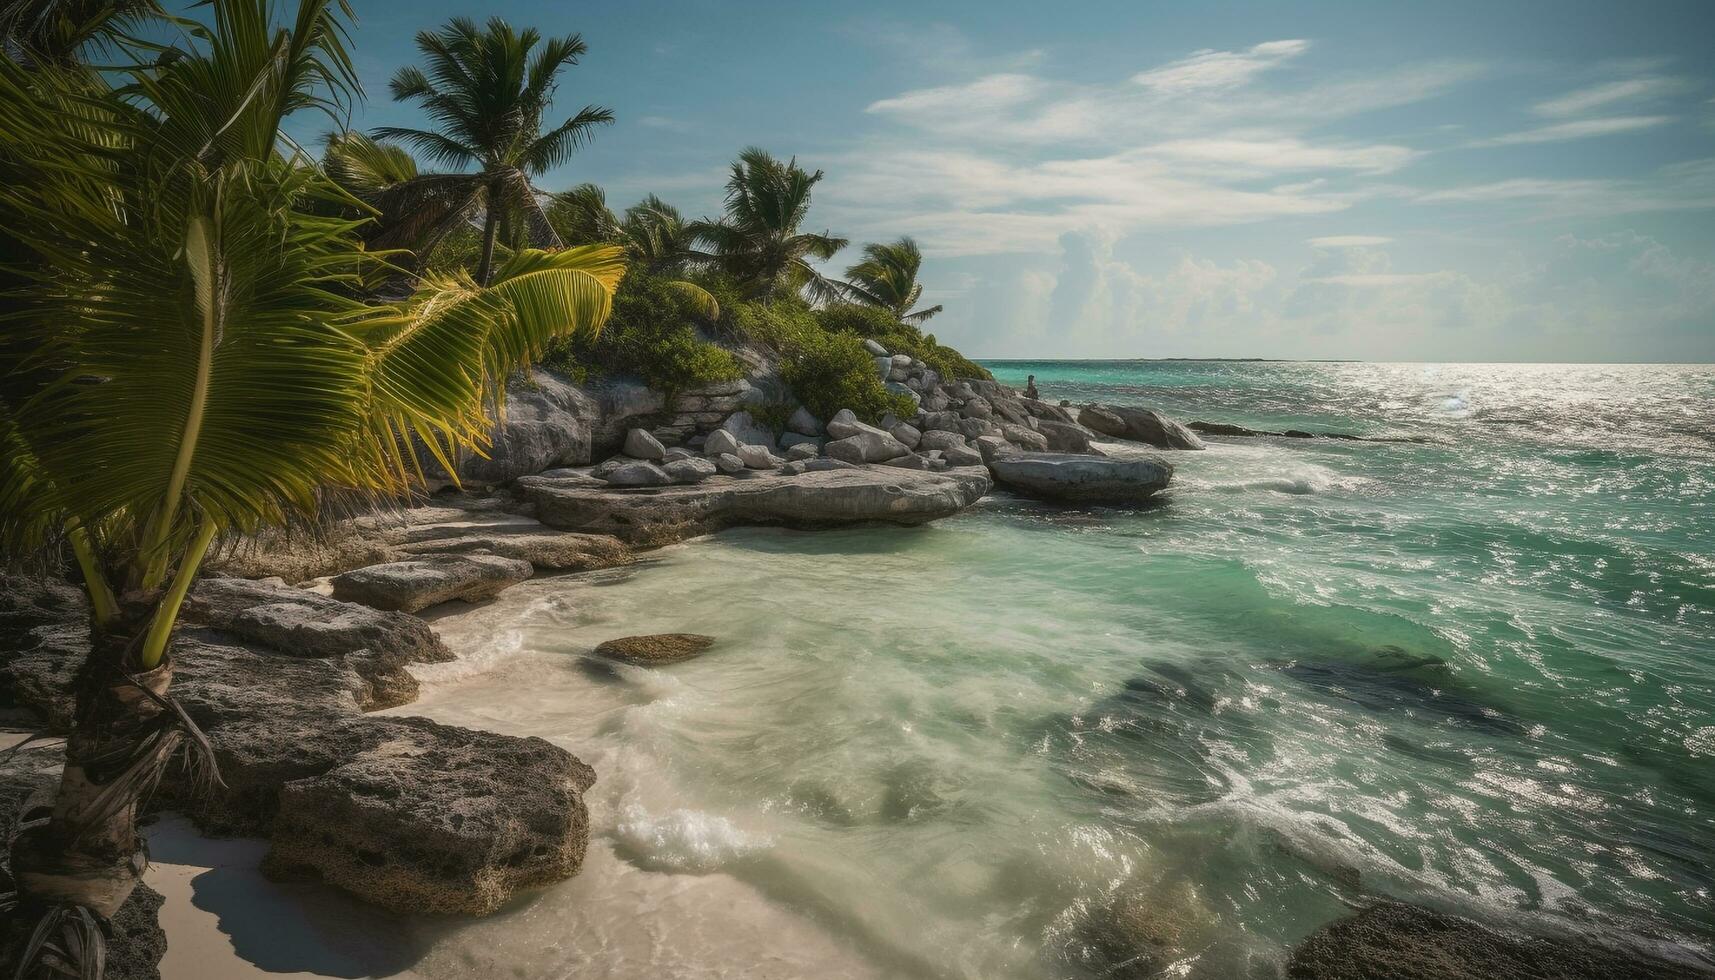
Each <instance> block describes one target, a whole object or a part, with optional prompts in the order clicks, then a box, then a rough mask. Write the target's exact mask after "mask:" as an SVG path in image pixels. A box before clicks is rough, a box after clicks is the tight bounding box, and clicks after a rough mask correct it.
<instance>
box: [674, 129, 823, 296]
mask: <svg viewBox="0 0 1715 980" xmlns="http://www.w3.org/2000/svg"><path fill="white" fill-rule="evenodd" d="M821 179H822V172H821V171H820V170H818V171H816V172H815V173H809V172H807V171H805V170H804V169H803V168H802V167H800V166H798V160H797V158H795V157H794V158H793V159H791V160H788V161H786V162H785V163H781V162H780V161H779V160H776V159H775V158H774V157H772V156H770V155H769V154H768V153H767V152H766V151H764V150H761V149H758V148H756V147H751V148H749V149H747V150H745V151H744V152H743V153H740V154H739V156H738V159H737V160H735V161H734V162H733V165H732V174H731V176H730V177H728V178H727V191H726V216H725V217H724V218H722V219H721V220H720V221H700V222H697V223H696V224H695V225H693V226H692V228H691V229H690V230H691V232H692V234H693V236H694V237H695V239H696V240H697V241H699V242H702V243H705V244H707V245H708V246H709V247H710V248H711V249H712V250H713V252H714V255H715V257H716V258H717V259H718V260H719V262H720V264H721V266H722V267H723V268H725V269H726V271H727V272H728V273H730V274H731V275H732V276H733V277H734V278H736V279H737V280H738V281H739V282H740V283H741V284H743V285H744V287H745V288H746V289H747V290H748V291H749V292H750V293H751V294H752V295H755V296H757V297H759V298H761V299H762V300H763V301H764V302H766V301H768V300H770V299H772V298H774V297H775V296H778V295H782V294H795V293H799V292H804V293H807V294H808V296H809V298H810V299H812V300H814V301H817V302H828V301H832V300H836V299H839V298H841V297H842V295H843V293H844V290H843V288H842V284H840V283H837V282H835V281H833V280H831V279H828V278H827V277H826V276H823V275H822V273H821V272H820V271H819V270H818V269H817V268H816V267H815V266H814V265H811V264H810V260H811V259H822V260H824V261H825V260H827V259H831V258H833V257H834V255H835V254H836V253H838V252H839V250H840V249H842V248H845V247H846V240H845V239H844V238H835V237H833V236H832V235H829V234H827V233H826V232H824V233H822V234H820V235H817V234H812V233H805V232H800V231H799V230H798V226H799V225H801V224H803V222H804V217H805V215H806V214H807V213H808V212H809V210H810V192H811V190H812V189H813V188H814V187H815V186H816V184H817V183H818V182H819V181H821Z"/></svg>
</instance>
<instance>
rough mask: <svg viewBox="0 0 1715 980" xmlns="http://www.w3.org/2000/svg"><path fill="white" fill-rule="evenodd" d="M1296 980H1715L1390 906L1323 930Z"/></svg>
mask: <svg viewBox="0 0 1715 980" xmlns="http://www.w3.org/2000/svg"><path fill="white" fill-rule="evenodd" d="M1286 975H1287V976H1288V977H1291V978H1293V980H1383V978H1386V980H1501V978H1513V977H1518V978H1528V980H1710V978H1711V977H1715V969H1711V968H1709V967H1706V966H1699V965H1697V964H1695V963H1693V962H1691V961H1690V960H1689V954H1688V959H1687V961H1686V962H1684V963H1674V962H1669V961H1667V960H1663V959H1659V958H1656V957H1654V956H1651V955H1649V954H1647V953H1643V952H1640V951H1636V950H1620V949H1615V948H1612V947H1608V946H1602V945H1599V944H1597V943H1595V942H1592V941H1590V940H1588V939H1584V938H1581V937H1576V936H1567V937H1556V938H1549V937H1545V936H1529V935H1524V934H1521V933H1512V932H1502V931H1500V930H1497V929H1491V928H1489V927H1487V926H1483V925H1479V924H1478V923H1476V922H1473V921H1471V920H1470V919H1465V918H1461V917H1459V916H1456V915H1447V914H1445V913H1441V912H1432V911H1430V910H1429V909H1424V908H1418V907H1416V906H1412V905H1403V904H1399V903H1395V902H1388V903H1385V904H1382V905H1378V906H1376V907H1374V908H1371V909H1368V910H1366V911H1364V912H1361V913H1359V914H1357V915H1354V916H1351V917H1349V918H1345V919H1340V920H1339V921H1337V922H1333V923H1330V924H1329V925H1326V926H1323V927H1322V928H1321V929H1318V930H1317V931H1316V932H1314V933H1312V934H1311V935H1310V937H1309V938H1308V939H1306V940H1304V941H1303V942H1302V943H1300V944H1299V945H1298V947H1297V948H1296V949H1294V950H1293V951H1292V959H1291V961H1290V962H1289V963H1288V965H1287V968H1286Z"/></svg>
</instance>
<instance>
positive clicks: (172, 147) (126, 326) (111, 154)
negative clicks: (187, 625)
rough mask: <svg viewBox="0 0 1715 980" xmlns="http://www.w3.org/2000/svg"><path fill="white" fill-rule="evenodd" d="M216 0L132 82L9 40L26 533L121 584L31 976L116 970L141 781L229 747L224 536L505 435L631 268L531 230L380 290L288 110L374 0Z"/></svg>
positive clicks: (332, 91) (9, 414)
mask: <svg viewBox="0 0 1715 980" xmlns="http://www.w3.org/2000/svg"><path fill="white" fill-rule="evenodd" d="M210 6H211V7H212V8H213V23H212V24H211V25H209V26H208V27H206V28H202V29H200V30H198V31H195V32H192V33H190V34H189V35H188V37H190V38H191V39H192V41H190V42H188V43H192V44H194V47H193V48H192V49H191V50H188V51H184V52H181V53H180V54H179V55H178V56H176V57H174V58H171V59H160V60H157V59H156V58H154V57H153V54H152V52H147V51H144V52H141V53H143V54H145V55H147V60H146V61H139V62H138V63H137V64H135V65H133V66H132V67H130V68H128V69H125V70H123V71H120V72H118V73H117V74H118V75H119V76H120V77H119V78H118V79H117V80H118V82H120V83H122V84H120V85H119V87H117V88H111V87H108V86H107V84H106V83H105V82H103V81H102V80H101V79H100V77H99V76H96V75H95V74H94V73H90V72H76V71H70V70H68V71H61V70H52V71H30V70H27V69H26V68H24V67H23V66H21V65H19V64H17V63H15V62H12V61H9V60H6V59H0V175H3V176H4V178H5V179H0V227H4V228H6V229H7V230H8V232H9V233H10V234H11V235H12V236H13V238H14V239H15V241H16V243H17V244H18V245H19V246H20V247H21V248H22V249H24V250H26V254H27V255H28V256H29V259H30V261H28V262H24V263H18V264H15V265H13V267H12V268H10V269H9V270H8V272H9V275H10V278H8V280H7V281H6V282H5V288H4V291H3V302H0V324H3V330H0V334H3V335H4V338H5V344H6V350H5V351H4V353H5V354H6V358H5V360H4V361H3V362H0V553H3V554H5V555H6V556H7V558H8V559H24V558H29V557H31V556H43V557H44V560H48V559H51V558H54V557H56V556H58V555H59V554H61V549H62V548H63V549H66V550H67V551H69V553H70V555H71V556H72V557H73V558H74V559H75V564H76V567H77V570H78V574H79V576H80V578H81V580H82V583H83V586H84V589H85V591H86V593H87V597H88V599H89V606H90V614H91V615H90V639H89V650H88V654H87V658H86V660H85V662H84V664H83V666H82V668H81V669H80V671H79V672H78V681H77V691H76V697H77V709H76V715H75V718H76V721H75V727H74V730H73V732H72V734H71V735H70V736H69V738H68V739H67V744H66V763H65V770H64V775H63V776H62V779H61V783H60V786H59V791H58V796H57V798H56V801H55V805H54V808H53V811H52V815H51V816H50V817H49V818H48V819H47V820H46V821H45V822H44V823H42V824H39V825H34V826H31V827H29V828H28V829H26V830H24V831H23V832H22V833H20V834H19V835H18V837H17V839H16V841H15V842H14V843H13V846H12V858H11V867H12V873H13V876H14V878H15V880H16V887H17V892H16V894H15V895H11V896H5V897H4V898H3V900H0V906H3V907H0V919H5V920H8V921H11V916H12V914H13V913H14V912H16V911H19V910H22V911H24V912H27V913H29V914H30V915H33V916H37V917H39V924H38V926H37V928H36V930H35V932H34V933H33V935H32V936H31V939H30V941H29V943H28V947H27V949H26V951H25V962H24V964H23V965H22V966H21V967H20V972H19V973H18V975H19V976H25V975H31V976H33V975H35V974H34V973H29V972H28V971H29V970H31V969H34V966H33V963H35V962H49V961H56V965H54V966H50V967H49V969H59V968H64V969H68V970H69V972H70V974H71V975H74V976H77V975H81V976H85V977H89V976H92V975H96V976H98V975H99V973H100V971H101V962H102V957H103V953H102V949H103V946H102V944H103V939H102V928H103V927H102V923H104V922H105V921H106V917H110V916H111V915H112V914H113V913H114V912H115V911H117V909H118V908H119V906H120V905H121V904H123V902H124V901H125V899H126V898H127V897H128V896H129V895H130V893H131V891H132V889H133V888H134V887H135V885H136V883H137V880H138V878H139V876H140V874H141V869H142V867H143V866H144V864H145V861H144V855H143V849H142V848H143V845H142V842H141V840H140V838H139V837H138V835H137V828H136V815H137V810H138V808H139V806H140V803H141V800H142V799H143V797H144V796H145V795H146V794H147V793H148V791H149V790H150V789H151V787H153V786H154V785H155V783H156V781H157V780H158V779H159V778H160V776H161V773H162V771H163V769H164V767H165V766H166V764H167V762H168V760H169V759H170V758H171V757H172V756H173V755H174V754H175V753H176V751H177V750H178V749H179V748H181V747H186V746H188V747H190V749H191V750H192V755H193V757H195V758H196V759H200V760H201V762H202V763H203V765H204V766H205V767H207V768H205V770H204V771H205V772H208V773H210V774H212V757H211V755H210V751H209V748H208V745H207V743H206V741H205V740H203V739H202V737H201V735H200V733H198V732H197V731H196V729H195V726H194V725H193V724H192V723H191V722H190V721H189V718H188V716H187V715H185V714H184V712H183V711H182V710H181V709H179V708H178V706H177V705H176V703H175V702H174V701H173V699H172V697H171V694H170V687H169V685H170V683H171V680H172V674H173V661H174V646H175V644H174V627H175V624H176V621H177V617H178V613H179V608H180V605H181V603H182V602H183V601H184V599H185V595H186V593H187V592H188V590H189V589H190V587H191V584H192V582H193V580H194V579H195V577H196V575H197V573H198V569H199V567H200V565H201V562H202V559H203V557H204V555H205V554H206V553H207V552H208V549H209V547H210V546H211V544H213V543H214V542H215V541H216V540H217V539H219V538H221V537H222V536H225V535H231V534H235V533H243V532H249V531H253V530H255V529H257V528H260V527H263V526H268V525H276V524H279V523H281V522H283V521H286V520H288V519H302V520H313V519H314V517H315V515H316V514H317V513H318V510H319V506H318V505H319V504H320V503H321V502H322V501H323V500H324V499H325V497H326V495H327V494H329V493H337V494H358V495H365V496H377V495H385V496H395V495H398V494H402V493H404V492H406V491H407V490H408V488H409V487H410V486H412V485H413V483H414V478H415V474H416V472H417V467H416V465H415V463H416V461H415V458H414V456H413V454H412V451H411V450H410V449H409V448H408V447H409V446H410V445H411V444H412V439H411V437H413V436H416V437H421V439H422V441H423V443H425V444H426V445H427V446H428V447H429V451H430V452H431V453H433V454H435V455H436V456H437V457H444V456H447V455H450V454H452V453H454V452H457V451H459V450H462V449H464V448H470V447H478V446H479V445H480V443H481V441H482V440H483V439H484V438H485V433H486V432H487V431H488V429H489V426H490V423H489V421H488V419H487V417H486V412H485V406H486V405H487V404H488V403H489V400H490V399H492V398H494V397H496V392H497V391H498V387H499V385H500V384H501V382H502V380H503V379H504V377H505V376H506V375H507V373H509V372H510V371H511V370H513V369H514V368H516V367H518V366H521V365H522V364H524V363H526V362H527V361H528V360H529V359H531V358H533V357H534V356H536V355H537V354H539V353H540V352H541V351H542V350H543V349H544V347H545V346H546V345H547V343H548V342H549V341H550V340H552V339H554V338H556V337H558V336H563V335H566V334H568V333H572V332H589V331H594V330H596V329H598V328H599V326H600V324H601V323H602V321H603V320H604V319H605V318H606V316H607V314H608V311H609V309H610V308H611V300H612V293H613V290H614V288H615V287H616V286H617V284H618V281H619V278H620V276H621V275H622V274H623V272H624V260H623V257H622V255H621V254H620V252H619V250H618V249H614V248H604V247H601V246H593V247H587V248H581V249H570V250H566V251H563V252H559V253H546V252H541V251H536V250H521V251H519V252H518V253H517V254H515V255H514V256H513V258H512V259H511V260H510V261H509V262H507V263H506V264H505V265H503V266H502V267H501V268H500V269H499V270H498V272H497V273H496V274H495V276H494V277H493V278H494V281H493V283H492V284H490V285H489V286H487V287H483V286H479V285H478V284H477V283H476V282H475V281H474V280H472V279H471V278H470V277H469V276H465V275H454V276H447V277H439V278H431V279H429V280H427V281H425V282H424V283H423V285H422V287H421V289H420V290H419V291H418V293H417V294H416V295H415V296H414V297H413V298H411V299H410V300H409V301H407V302H404V303H400V304H388V305H366V304H364V303H362V302H360V301H358V300H356V299H353V298H351V297H352V295H353V292H354V290H353V289H352V288H351V286H352V285H353V283H354V282H355V280H356V279H357V277H358V276H359V275H360V274H361V269H362V268H364V267H367V266H369V265H371V264H373V262H374V261H375V256H374V255H373V253H371V252H368V251H366V250H365V249H364V247H363V243H362V241H361V240H360V238H359V237H358V235H357V233H356V231H355V228H354V223H353V222H352V221H350V220H348V219H345V218H342V217H337V216H328V215H326V214H324V213H321V209H320V208H319V207H318V205H319V204H321V203H322V202H324V201H326V200H329V199H335V198H338V197H339V195H340V191H339V190H338V188H337V187H336V186H335V185H334V184H333V183H332V182H331V181H330V180H329V179H328V178H327V177H326V176H325V175H324V174H323V173H321V171H320V170H318V169H317V168H315V167H313V166H309V165H306V161H305V160H303V159H302V157H301V155H299V154H297V153H296V151H295V150H294V151H293V152H292V153H291V155H288V153H287V152H285V151H284V150H283V149H282V148H283V147H289V146H290V144H289V143H288V142H287V141H285V140H284V139H283V137H282V136H281V132H280V124H281V120H282V119H284V118H286V117H287V116H288V115H290V114H291V113H292V112H294V111H297V110H302V109H321V110H326V111H330V112H333V111H339V109H340V106H341V100H342V99H343V97H344V96H345V94H346V93H348V92H350V91H351V90H352V89H353V88H354V87H355V84H356V82H355V77H354V73H353V70H352V65H351V61H350V58H349V57H348V55H347V52H346V50H345V47H344V42H343V38H344V37H345V25H344V24H343V23H342V22H341V18H340V16H339V11H340V10H342V9H344V5H343V4H342V3H340V0H299V3H298V6H297V9H296V11H295V16H294V17H293V18H292V19H291V20H290V22H289V27H288V28H286V29H276V28H274V27H273V26H271V24H270V13H271V11H270V7H271V3H270V0H213V2H212V3H211V4H210ZM73 96H75V99H74V98H73ZM68 104H72V105H76V106H77V107H78V112H77V114H75V115H72V116H68V115H67V113H66V111H65V108H66V106H67V105H68ZM448 470H449V472H452V471H453V469H452V467H450V466H449V467H448Z"/></svg>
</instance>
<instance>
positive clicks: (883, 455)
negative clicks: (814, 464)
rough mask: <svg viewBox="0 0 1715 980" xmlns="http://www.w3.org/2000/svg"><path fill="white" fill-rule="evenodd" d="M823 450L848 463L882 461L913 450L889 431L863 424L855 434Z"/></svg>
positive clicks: (829, 444)
mask: <svg viewBox="0 0 1715 980" xmlns="http://www.w3.org/2000/svg"><path fill="white" fill-rule="evenodd" d="M860 424H861V423H860ZM822 451H823V452H825V453H827V454H828V455H829V456H830V457H832V458H834V459H843V460H845V461H846V462H848V463H880V462H882V461H884V460H889V459H893V458H894V457H896V456H903V455H905V454H906V453H908V452H910V451H911V450H909V449H907V448H905V446H904V445H903V444H901V443H900V441H899V440H898V439H895V438H893V437H892V436H890V435H888V434H887V433H885V432H882V431H881V430H879V429H874V428H871V427H869V426H863V427H862V429H860V430H859V431H858V432H857V433H856V434H855V435H851V436H848V437H846V438H844V439H835V440H834V441H833V442H830V443H828V444H827V445H826V446H823V447H822Z"/></svg>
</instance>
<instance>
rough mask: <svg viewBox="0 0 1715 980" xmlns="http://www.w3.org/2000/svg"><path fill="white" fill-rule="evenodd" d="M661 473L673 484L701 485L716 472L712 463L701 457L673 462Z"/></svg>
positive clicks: (662, 469) (662, 468)
mask: <svg viewBox="0 0 1715 980" xmlns="http://www.w3.org/2000/svg"><path fill="white" fill-rule="evenodd" d="M661 471H662V472H663V473H666V474H667V477H668V479H670V480H672V481H673V482H674V483H701V482H703V481H704V480H706V479H708V478H709V477H711V476H714V475H715V473H716V472H718V470H717V468H716V466H715V464H714V463H713V462H712V461H710V460H707V459H703V458H702V457H690V458H687V459H676V460H673V461H672V462H670V463H668V464H667V465H665V466H663V467H661Z"/></svg>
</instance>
